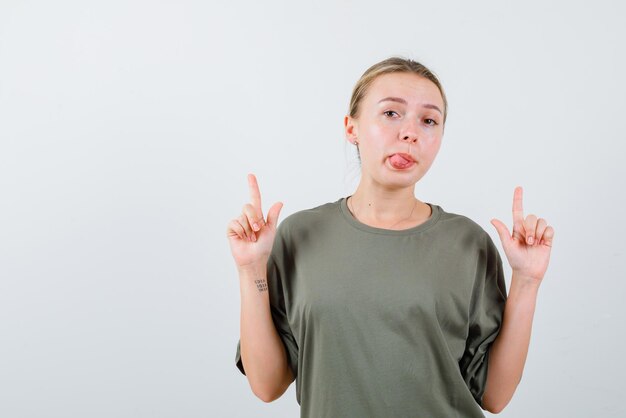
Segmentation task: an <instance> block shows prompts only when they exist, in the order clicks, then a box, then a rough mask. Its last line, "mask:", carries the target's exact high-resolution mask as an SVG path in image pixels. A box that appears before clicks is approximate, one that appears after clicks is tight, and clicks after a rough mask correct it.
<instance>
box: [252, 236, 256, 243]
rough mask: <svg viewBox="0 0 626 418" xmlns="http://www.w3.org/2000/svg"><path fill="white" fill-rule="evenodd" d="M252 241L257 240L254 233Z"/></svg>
mask: <svg viewBox="0 0 626 418" xmlns="http://www.w3.org/2000/svg"><path fill="white" fill-rule="evenodd" d="M252 241H255V242H256V234H252Z"/></svg>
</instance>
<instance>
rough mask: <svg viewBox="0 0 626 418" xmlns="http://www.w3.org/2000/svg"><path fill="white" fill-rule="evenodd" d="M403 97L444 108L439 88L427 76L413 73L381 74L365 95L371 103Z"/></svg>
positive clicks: (412, 101) (410, 101) (365, 98)
mask: <svg viewBox="0 0 626 418" xmlns="http://www.w3.org/2000/svg"><path fill="white" fill-rule="evenodd" d="M389 96H393V97H401V98H403V99H405V100H406V101H407V102H408V103H409V104H411V103H424V102H428V103H432V104H436V105H438V106H439V107H440V108H443V98H442V97H441V93H440V92H439V88H437V86H436V85H435V83H433V82H432V81H430V80H428V79H427V78H424V77H420V76H418V75H417V74H412V73H387V74H382V75H379V76H378V77H376V78H375V79H374V81H373V82H372V84H370V86H369V88H368V90H367V93H366V95H365V97H364V100H365V101H368V102H369V103H374V104H376V103H378V101H379V100H380V99H382V98H385V97H389Z"/></svg>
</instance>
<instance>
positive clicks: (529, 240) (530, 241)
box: [528, 237, 533, 245]
mask: <svg viewBox="0 0 626 418" xmlns="http://www.w3.org/2000/svg"><path fill="white" fill-rule="evenodd" d="M528 243H529V244H531V245H532V243H533V237H528Z"/></svg>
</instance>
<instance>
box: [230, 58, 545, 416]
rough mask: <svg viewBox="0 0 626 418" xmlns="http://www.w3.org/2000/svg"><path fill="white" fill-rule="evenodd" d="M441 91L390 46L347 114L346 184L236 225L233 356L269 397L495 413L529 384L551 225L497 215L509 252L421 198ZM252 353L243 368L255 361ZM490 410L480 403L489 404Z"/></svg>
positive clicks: (344, 410)
mask: <svg viewBox="0 0 626 418" xmlns="http://www.w3.org/2000/svg"><path fill="white" fill-rule="evenodd" d="M446 113H447V102H446V97H445V94H444V92H443V89H442V87H441V85H440V83H439V81H438V80H437V78H436V77H435V75H434V74H433V73H432V72H431V71H429V70H428V69H427V68H426V67H424V66H423V65H422V64H420V63H417V62H415V61H412V60H407V59H403V58H399V57H392V58H389V59H387V60H384V61H382V62H379V63H377V64H375V65H373V66H372V67H370V68H369V69H368V70H367V71H366V72H365V73H364V74H363V76H362V77H361V79H360V80H359V82H358V83H357V84H356V86H355V88H354V91H353V95H352V100H351V103H350V110H349V115H348V116H346V117H345V120H344V124H345V133H346V138H347V140H348V141H349V142H350V143H352V144H354V146H355V147H356V149H357V152H358V155H359V159H360V161H361V180H360V183H359V185H358V187H357V190H356V191H355V192H354V193H353V194H352V195H350V196H348V197H342V198H340V199H339V200H337V201H334V202H330V203H326V204H323V205H320V206H317V207H314V208H311V209H307V210H302V211H299V212H296V213H293V214H291V215H290V216H288V217H287V218H285V219H284V220H283V221H282V222H281V223H280V225H278V216H279V213H280V210H281V208H282V203H281V202H277V203H275V204H274V205H273V206H272V207H271V208H270V210H269V212H268V214H267V219H264V216H263V212H262V209H261V195H260V192H259V187H258V184H257V181H256V178H255V177H254V175H252V174H250V175H248V183H249V188H250V198H251V200H250V203H248V204H246V205H244V207H243V211H242V214H241V215H240V216H239V217H238V218H236V219H233V220H232V221H231V222H230V223H229V224H228V230H227V235H228V239H229V243H230V247H231V251H232V254H233V257H234V259H235V263H236V265H237V268H238V272H239V276H240V289H241V334H240V340H239V342H238V344H237V352H236V358H235V362H236V365H237V367H238V368H239V370H240V371H241V373H243V374H244V375H246V377H247V378H248V381H249V383H250V386H251V388H252V390H253V392H254V393H255V394H256V395H257V396H258V397H259V398H261V399H262V400H264V401H265V402H271V401H272V400H275V399H277V398H278V397H280V396H281V395H282V394H283V393H284V392H285V390H286V389H287V387H288V386H289V385H290V384H291V382H293V380H294V379H296V394H297V401H298V403H299V404H300V406H301V416H302V417H429V418H436V417H445V418H451V417H462V418H468V417H469V418H471V417H484V414H483V412H482V409H484V410H488V411H490V412H493V413H498V412H500V411H501V410H502V409H503V408H504V407H505V406H506V405H507V404H508V402H509V401H510V399H511V397H512V396H513V393H514V391H515V389H516V387H517V385H518V383H519V382H520V379H521V376H522V371H523V368H524V363H525V360H526V355H527V351H528V346H529V341H530V332H531V325H532V319H533V315H534V310H535V303H536V298H537V292H538V289H539V286H540V283H541V281H542V279H543V277H544V274H545V272H546V269H547V267H548V262H549V257H550V250H551V247H552V240H553V237H554V230H553V228H552V227H551V226H548V225H547V224H546V221H545V220H544V219H541V218H537V217H536V216H535V215H528V216H527V217H526V218H524V215H523V211H522V189H521V187H517V188H516V189H515V192H514V197H513V231H512V233H510V232H509V230H508V228H507V227H506V226H505V224H504V223H503V222H501V221H499V220H497V219H492V224H493V226H494V227H495V228H496V230H497V233H498V235H499V237H500V239H501V241H502V246H503V248H504V251H505V253H506V256H507V259H508V262H509V264H510V265H511V268H512V272H513V277H512V279H511V286H510V291H509V293H508V295H507V293H506V287H505V281H504V274H503V268H502V260H501V258H500V254H499V253H498V250H497V248H496V247H495V245H494V243H493V241H492V240H491V238H490V236H489V234H488V233H487V232H486V231H485V230H484V229H483V228H482V227H480V226H479V225H478V224H477V223H475V222H474V221H472V220H471V219H469V218H467V217H465V216H463V215H459V214H455V213H451V212H447V211H445V210H444V209H443V208H442V207H441V206H439V205H436V204H434V203H429V202H423V201H420V200H419V199H416V198H415V196H414V189H415V183H416V182H417V181H419V179H421V178H422V177H423V176H424V175H425V174H426V172H427V171H428V169H429V168H430V166H431V164H432V163H433V161H434V159H435V156H436V155H437V152H438V151H439V147H440V145H441V139H442V136H443V132H444V125H445V121H446ZM244 366H245V368H244ZM481 408H482V409H481Z"/></svg>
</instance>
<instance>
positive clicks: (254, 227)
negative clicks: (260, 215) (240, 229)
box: [252, 223, 259, 231]
mask: <svg viewBox="0 0 626 418" xmlns="http://www.w3.org/2000/svg"><path fill="white" fill-rule="evenodd" d="M252 229H254V230H255V231H258V230H259V224H257V223H254V224H253V225H252Z"/></svg>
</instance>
